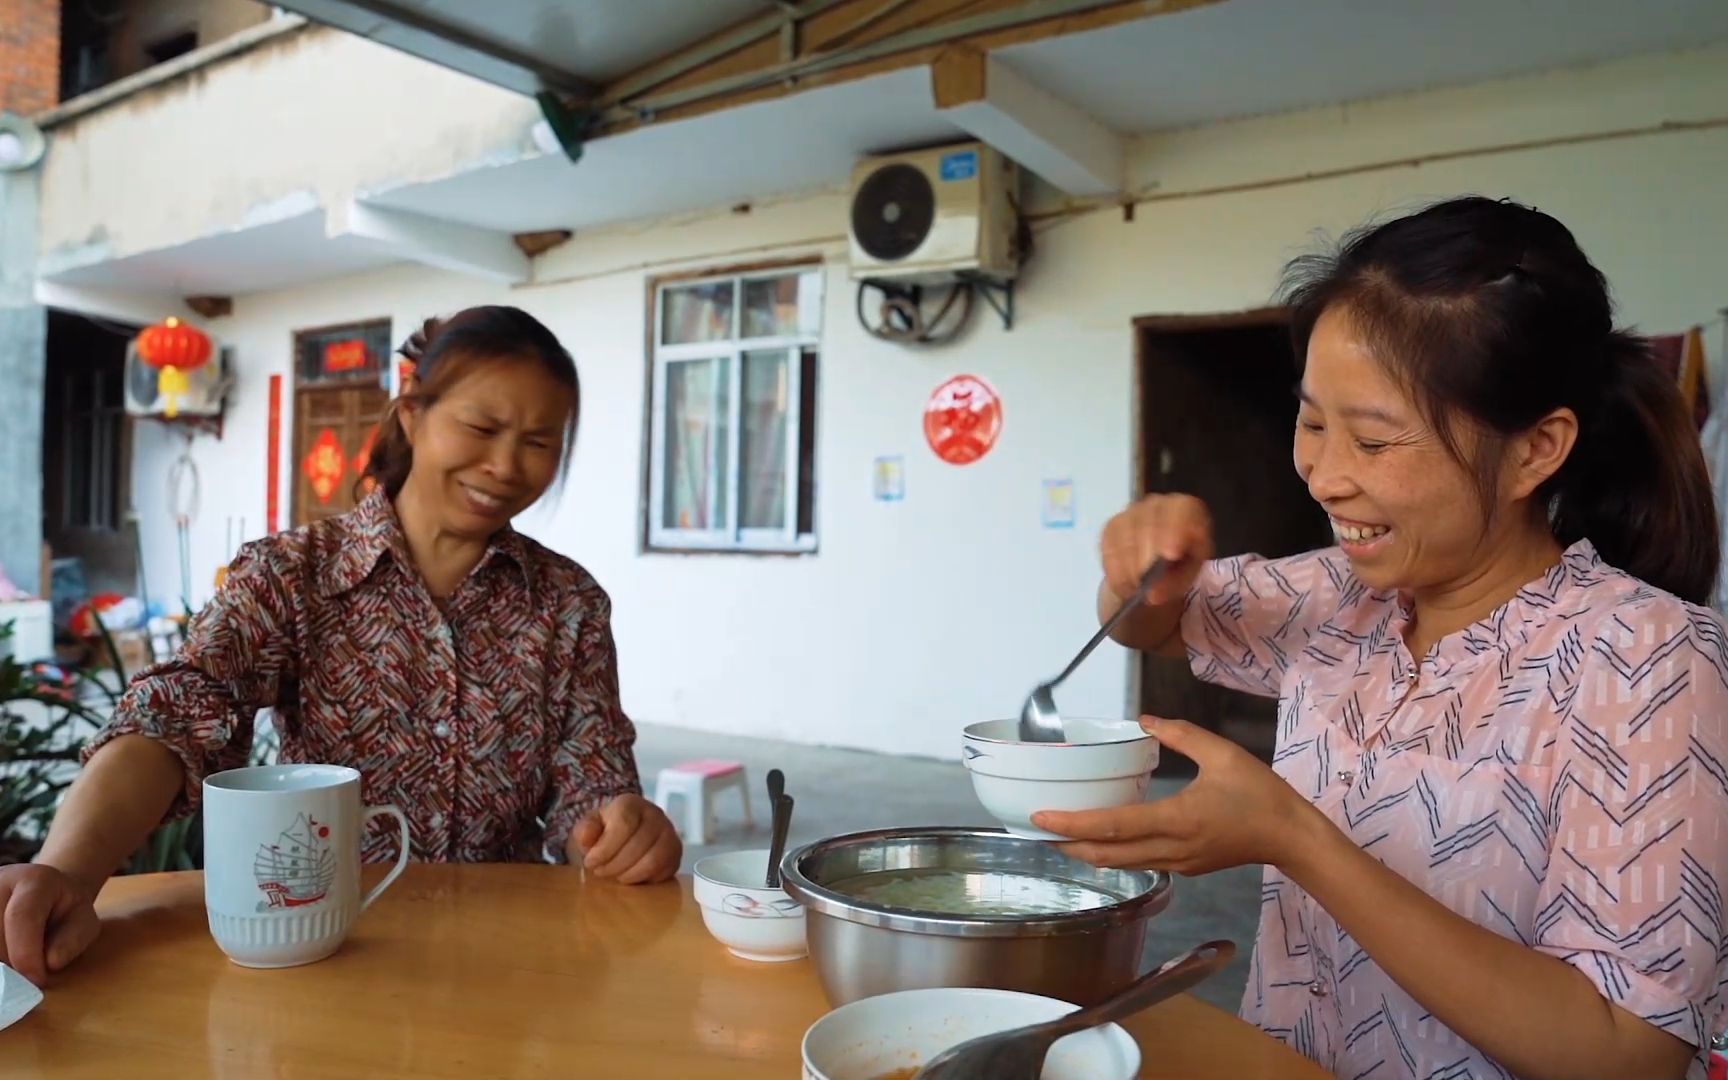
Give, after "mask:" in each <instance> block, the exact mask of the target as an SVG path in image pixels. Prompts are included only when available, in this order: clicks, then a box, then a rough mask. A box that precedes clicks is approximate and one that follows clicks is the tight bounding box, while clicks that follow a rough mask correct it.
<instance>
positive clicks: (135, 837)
mask: <svg viewBox="0 0 1728 1080" xmlns="http://www.w3.org/2000/svg"><path fill="white" fill-rule="evenodd" d="M183 783H185V769H184V768H183V767H182V766H181V764H180V759H179V758H177V757H175V756H174V753H173V751H171V750H169V749H168V748H166V747H164V746H163V745H162V744H160V743H158V742H156V741H155V740H154V739H150V738H146V737H145V736H143V735H122V736H121V737H119V738H117V739H115V740H114V741H113V742H111V743H109V744H108V745H106V746H104V747H102V748H101V749H100V750H98V751H97V752H96V753H95V754H93V755H92V756H91V758H90V761H89V764H87V765H86V766H85V767H84V771H83V772H82V773H81V774H79V776H78V779H77V780H76V781H75V782H74V783H73V784H72V787H71V789H70V790H69V791H67V793H66V798H65V800H64V801H63V802H62V803H61V804H60V808H59V809H58V810H57V811H55V814H54V824H53V826H52V827H51V828H50V829H49V830H48V839H47V841H46V842H45V843H44V844H43V845H42V851H41V852H40V853H39V854H38V855H37V856H36V860H35V861H36V862H39V863H45V864H47V865H49V866H52V867H54V868H56V869H58V870H60V871H61V872H62V873H64V874H66V875H67V876H68V877H70V878H72V879H73V880H75V881H77V882H78V883H79V884H81V885H83V886H84V887H85V888H87V889H88V890H89V891H90V894H91V895H92V896H94V895H95V894H96V893H97V892H98V891H99V890H100V889H101V888H102V883H103V882H105V881H107V880H108V878H109V876H110V875H112V874H113V873H114V871H115V870H117V869H118V868H119V866H120V864H121V863H122V862H123V861H125V859H126V858H127V857H128V856H130V855H131V854H132V853H133V852H134V851H136V850H138V846H139V845H140V844H142V843H143V842H144V841H145V839H146V838H147V837H149V835H150V833H151V831H152V830H154V829H155V828H156V826H157V825H158V824H160V823H161V821H162V815H163V814H165V813H167V811H168V807H169V806H171V805H172V804H173V802H174V796H175V795H176V794H178V793H179V791H180V786H181V785H182V784H183Z"/></svg>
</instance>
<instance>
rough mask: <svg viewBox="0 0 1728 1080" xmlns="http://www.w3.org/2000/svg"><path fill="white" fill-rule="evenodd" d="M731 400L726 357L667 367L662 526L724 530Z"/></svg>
mask: <svg viewBox="0 0 1728 1080" xmlns="http://www.w3.org/2000/svg"><path fill="white" fill-rule="evenodd" d="M731 396H732V362H731V360H730V359H728V358H725V357H716V358H713V359H709V360H680V361H677V362H675V363H670V364H667V365H666V415H665V417H664V419H663V431H664V438H665V440H666V464H665V475H664V476H663V477H662V481H661V482H662V486H663V489H664V490H663V491H662V495H661V508H660V525H661V527H662V528H666V529H723V528H725V527H726V497H727V492H728V490H729V489H730V488H729V484H728V482H727V481H728V476H727V473H728V471H729V470H730V464H729V450H730V444H731V411H732V405H731Z"/></svg>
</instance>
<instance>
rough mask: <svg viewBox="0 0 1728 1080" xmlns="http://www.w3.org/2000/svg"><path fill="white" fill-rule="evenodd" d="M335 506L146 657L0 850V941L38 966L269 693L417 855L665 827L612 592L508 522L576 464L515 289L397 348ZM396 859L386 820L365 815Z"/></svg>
mask: <svg viewBox="0 0 1728 1080" xmlns="http://www.w3.org/2000/svg"><path fill="white" fill-rule="evenodd" d="M403 351H404V353H405V354H407V355H408V356H409V357H410V358H411V359H413V360H415V361H416V372H415V376H414V377H413V378H412V379H411V380H410V382H409V384H408V386H407V387H406V389H405V392H404V393H403V394H402V396H401V397H400V398H398V399H397V401H396V402H394V403H392V405H391V408H390V411H389V412H387V413H386V415H385V417H384V419H383V420H382V421H381V422H380V428H379V436H378V439H377V441H376V443H375V444H374V447H373V449H372V452H371V455H370V459H369V462H368V466H367V476H368V478H369V479H370V480H371V481H373V485H372V490H371V491H370V493H369V494H367V495H366V496H365V498H364V499H363V501H362V502H361V504H360V505H359V506H358V507H357V508H355V509H354V510H353V511H351V512H349V513H347V514H344V515H342V516H341V517H337V518H332V519H330V520H327V521H322V522H318V523H316V524H313V525H310V526H308V527H305V528H302V529H296V530H294V531H292V532H287V533H280V534H277V535H275V536H272V537H269V538H268V539H265V540H260V541H258V542H257V543H253V544H249V545H247V546H246V547H245V548H244V549H243V550H242V551H241V553H240V555H239V557H238V558H236V559H235V561H234V563H233V565H232V566H231V567H230V570H229V574H228V578H227V581H226V583H225V584H224V585H223V587H222V588H221V589H220V590H219V592H218V594H217V595H216V597H215V599H213V600H212V601H211V602H210V604H209V605H208V606H206V607H205V608H204V610H203V611H201V612H199V614H198V617H197V618H196V619H194V620H193V622H192V625H191V628H190V632H189V634H188V636H187V640H186V644H185V646H184V647H183V648H182V649H181V650H180V652H179V654H178V655H177V656H175V657H174V659H172V660H170V661H169V662H167V663H165V664H159V665H157V666H155V667H152V668H148V669H146V670H144V671H142V672H140V673H139V675H138V677H137V678H136V679H135V680H134V682H133V683H132V685H131V687H130V688H129V689H128V691H127V693H126V696H125V698H124V699H123V700H122V702H121V704H120V707H119V708H118V709H117V710H116V712H115V715H114V717H113V720H112V722H111V723H110V724H109V726H108V727H107V728H106V729H105V730H104V731H103V732H102V734H101V735H100V736H99V737H98V738H96V739H95V740H93V741H92V744H91V745H90V746H89V747H88V749H87V750H86V752H85V762H86V767H85V770H84V772H83V774H82V775H81V776H80V777H79V779H78V781H77V783H76V784H75V785H74V786H73V788H72V790H71V792H70V794H69V795H68V797H67V799H66V802H65V804H64V805H63V806H62V807H61V809H60V811H59V812H58V813H57V814H56V816H55V819H54V824H53V828H52V830H51V831H50V833H49V836H48V840H47V843H46V845H45V846H44V847H43V849H42V853H41V854H40V855H39V856H38V858H37V861H36V863H35V864H34V865H31V866H15V867H6V868H3V869H0V912H3V927H0V961H5V962H7V963H9V964H10V965H12V966H13V967H15V968H16V969H18V971H19V972H20V973H22V974H23V975H24V976H25V977H26V978H29V979H32V980H34V981H35V982H37V983H39V984H40V983H42V982H43V981H45V979H46V976H47V974H48V973H49V972H50V971H56V970H59V969H60V968H62V967H64V966H65V965H66V964H67V963H70V962H71V961H72V959H73V958H75V957H76V956H77V955H78V954H79V953H80V952H82V951H83V950H84V948H85V947H86V946H87V945H88V944H89V942H90V941H91V940H92V939H93V938H94V937H95V934H96V930H97V922H96V916H95V913H94V911H93V909H92V907H91V902H92V900H93V898H94V897H95V895H96V892H97V891H98V890H99V889H100V888H101V885H102V882H103V881H104V880H106V878H107V877H108V875H109V874H111V873H112V872H113V871H114V869H115V867H116V866H118V865H119V863H120V862H121V860H122V859H124V858H125V857H126V856H127V855H128V854H130V853H131V852H132V851H133V850H134V849H135V848H136V847H137V846H138V844H139V843H140V842H141V841H142V840H143V839H144V837H145V836H146V835H147V834H148V833H149V832H150V830H151V829H153V828H154V827H155V826H156V825H157V824H158V823H159V822H161V821H162V819H163V817H164V815H169V816H173V815H178V814H184V813H189V812H191V811H192V810H193V809H194V808H195V807H196V806H197V803H198V797H199V793H200V787H201V783H202V781H203V778H204V777H205V776H207V775H208V774H210V773H211V772H215V771H217V770H220V769H226V768H233V767H237V766H240V765H243V764H245V762H246V759H247V756H248V753H249V751H250V749H251V745H252V722H253V715H254V713H255V712H256V711H257V710H258V709H260V708H265V707H270V708H273V709H274V710H275V715H276V727H277V730H278V734H279V736H280V740H281V760H283V761H285V762H295V761H314V762H332V763H337V764H344V765H351V766H353V767H354V768H356V769H358V770H360V772H361V774H362V775H363V776H364V785H365V795H366V799H367V801H368V802H373V803H380V802H390V803H395V804H396V805H398V806H400V807H401V808H402V810H403V811H404V813H405V814H406V815H407V817H408V823H409V833H410V836H411V838H412V840H411V844H412V851H411V852H410V854H411V856H412V857H413V858H416V859H420V860H426V861H461V862H477V861H488V860H525V861H537V860H540V859H544V858H547V857H550V858H552V859H554V860H556V861H564V860H565V859H566V851H567V850H569V849H571V848H574V849H575V851H576V852H579V853H580V857H581V858H582V860H583V864H584V866H586V867H587V869H588V870H589V871H590V872H592V873H597V874H599V875H601V876H603V877H610V878H615V879H617V880H619V881H622V882H624V883H627V884H633V883H638V882H653V881H662V880H665V879H667V878H669V877H671V876H672V875H673V874H675V873H676V872H677V869H678V865H679V862H680V859H681V857H682V847H681V845H680V843H679V840H678V835H677V833H676V832H675V831H674V830H673V828H672V825H671V823H670V822H669V821H668V820H667V819H666V816H665V815H664V814H662V813H661V812H660V810H659V808H658V807H656V806H654V805H653V804H652V803H650V802H648V801H646V800H645V799H643V798H642V794H641V786H640V783H639V781H638V778H637V773H636V764H635V761H634V759H633V757H632V754H631V746H632V743H633V742H634V738H635V732H634V729H633V728H632V726H631V724H630V721H629V719H628V718H626V717H625V715H624V712H623V710H622V708H621V707H620V705H619V701H618V672H617V659H616V654H615V652H614V648H613V643H612V631H611V605H610V601H609V600H608V599H607V596H606V593H605V592H604V591H602V589H601V588H600V586H599V585H598V584H596V583H595V581H594V579H593V578H591V577H589V576H588V574H587V572H586V571H584V570H583V569H582V568H581V567H579V566H577V565H576V564H575V563H573V562H571V561H570V560H569V559H567V558H564V557H563V556H561V555H558V554H556V553H554V552H552V551H549V550H547V549H546V548H544V547H541V546H540V545H539V544H537V543H535V542H534V541H532V540H530V539H528V538H527V537H524V536H522V535H520V534H519V533H517V532H515V531H514V530H513V529H512V528H511V527H510V521H511V519H513V518H514V517H515V516H516V515H517V514H519V513H521V512H522V511H523V510H525V509H527V508H528V507H529V506H531V505H533V503H534V502H536V501H537V500H538V499H539V498H540V497H541V496H542V495H544V494H545V493H546V491H547V490H548V488H550V486H551V485H552V483H553V481H554V480H555V479H557V477H558V476H559V475H560V474H561V473H562V472H563V471H564V470H565V469H566V468H567V467H568V463H569V458H570V450H571V446H572V444H573V441H574V438H575V434H576V420H577V414H578V411H579V402H580V390H579V384H578V381H577V376H576V365H575V363H574V361H572V360H571V358H570V354H569V353H568V352H566V351H565V350H564V348H563V346H561V345H560V344H559V343H558V340H557V339H556V338H555V337H554V336H553V335H552V333H551V332H550V331H548V330H547V329H546V328H545V327H544V326H542V325H541V324H540V323H539V322H537V321H536V320H534V319H533V318H532V317H531V316H529V315H528V314H526V313H525V312H523V311H520V310H518V309H516V308H508V307H485V308H472V309H469V310H467V311H464V312H461V313H460V314H457V315H455V316H454V317H452V318H450V319H449V320H447V321H445V322H442V323H439V322H436V321H433V322H428V323H427V325H426V327H425V328H424V329H423V330H422V331H421V332H420V333H418V334H416V335H415V337H414V338H413V339H412V340H411V341H410V343H409V344H408V345H406V346H404V349H403ZM362 853H363V857H364V858H366V859H367V860H369V861H372V860H388V859H392V858H394V857H395V841H394V840H393V839H392V837H391V836H390V835H389V833H388V831H387V830H382V829H380V830H379V831H375V832H369V833H367V834H366V835H365V836H364V837H363V839H362Z"/></svg>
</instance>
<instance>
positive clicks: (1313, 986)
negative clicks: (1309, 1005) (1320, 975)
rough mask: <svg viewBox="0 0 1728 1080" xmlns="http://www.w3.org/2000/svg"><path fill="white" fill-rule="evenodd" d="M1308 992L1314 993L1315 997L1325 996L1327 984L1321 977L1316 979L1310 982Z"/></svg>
mask: <svg viewBox="0 0 1728 1080" xmlns="http://www.w3.org/2000/svg"><path fill="white" fill-rule="evenodd" d="M1308 992H1309V993H1310V994H1313V995H1314V996H1315V997H1325V996H1326V984H1325V983H1323V982H1321V981H1320V980H1319V979H1315V980H1314V981H1313V982H1311V983H1309V984H1308Z"/></svg>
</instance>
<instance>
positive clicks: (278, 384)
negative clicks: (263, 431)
mask: <svg viewBox="0 0 1728 1080" xmlns="http://www.w3.org/2000/svg"><path fill="white" fill-rule="evenodd" d="M267 422H268V424H269V433H268V434H267V435H266V436H265V439H266V442H265V447H266V449H265V451H264V457H265V459H266V461H265V465H264V527H265V528H266V529H267V530H268V531H269V532H270V533H272V534H274V533H275V532H276V529H277V527H278V524H279V522H280V521H281V518H282V514H281V509H282V482H281V479H282V376H280V375H272V376H270V412H269V420H268V421H267Z"/></svg>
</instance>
